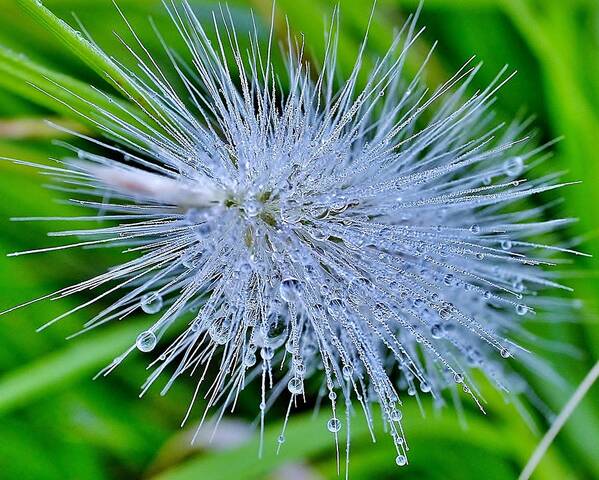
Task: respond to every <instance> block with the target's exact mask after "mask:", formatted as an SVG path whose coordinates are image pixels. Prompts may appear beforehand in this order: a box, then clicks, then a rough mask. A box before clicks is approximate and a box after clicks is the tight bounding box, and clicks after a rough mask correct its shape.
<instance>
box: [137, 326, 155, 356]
mask: <svg viewBox="0 0 599 480" xmlns="http://www.w3.org/2000/svg"><path fill="white" fill-rule="evenodd" d="M156 343H157V339H156V335H155V334H154V332H152V331H150V330H147V331H145V332H141V333H140V334H139V335H138V336H137V338H136V339H135V346H136V347H137V349H138V350H139V351H140V352H151V351H152V350H154V347H156Z"/></svg>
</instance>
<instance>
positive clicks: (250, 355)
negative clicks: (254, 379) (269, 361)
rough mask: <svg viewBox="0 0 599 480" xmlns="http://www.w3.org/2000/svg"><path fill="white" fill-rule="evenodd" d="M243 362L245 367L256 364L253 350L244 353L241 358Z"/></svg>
mask: <svg viewBox="0 0 599 480" xmlns="http://www.w3.org/2000/svg"><path fill="white" fill-rule="evenodd" d="M243 364H244V365H245V366H246V367H252V366H254V365H255V364H256V355H255V354H254V352H247V353H246V354H245V357H244V359H243Z"/></svg>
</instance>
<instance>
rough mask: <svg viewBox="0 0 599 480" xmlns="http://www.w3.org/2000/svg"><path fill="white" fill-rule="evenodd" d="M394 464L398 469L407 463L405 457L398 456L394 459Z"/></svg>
mask: <svg viewBox="0 0 599 480" xmlns="http://www.w3.org/2000/svg"><path fill="white" fill-rule="evenodd" d="M395 463H397V465H399V466H400V467H403V466H404V465H405V464H406V463H408V459H407V458H406V456H405V455H398V456H397V457H395Z"/></svg>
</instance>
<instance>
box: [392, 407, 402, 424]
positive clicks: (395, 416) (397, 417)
mask: <svg viewBox="0 0 599 480" xmlns="http://www.w3.org/2000/svg"><path fill="white" fill-rule="evenodd" d="M402 417H403V413H401V411H400V410H397V408H394V409H393V410H391V420H393V421H394V422H399V421H400V420H401V419H402Z"/></svg>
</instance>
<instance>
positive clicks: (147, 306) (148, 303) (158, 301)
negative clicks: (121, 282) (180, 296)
mask: <svg viewBox="0 0 599 480" xmlns="http://www.w3.org/2000/svg"><path fill="white" fill-rule="evenodd" d="M140 303H141V309H142V310H143V311H144V312H146V313H150V314H151V313H156V312H159V311H160V309H161V308H162V304H163V301H162V296H161V295H160V294H159V293H157V292H149V293H146V294H145V295H144V296H142V297H141V301H140Z"/></svg>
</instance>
